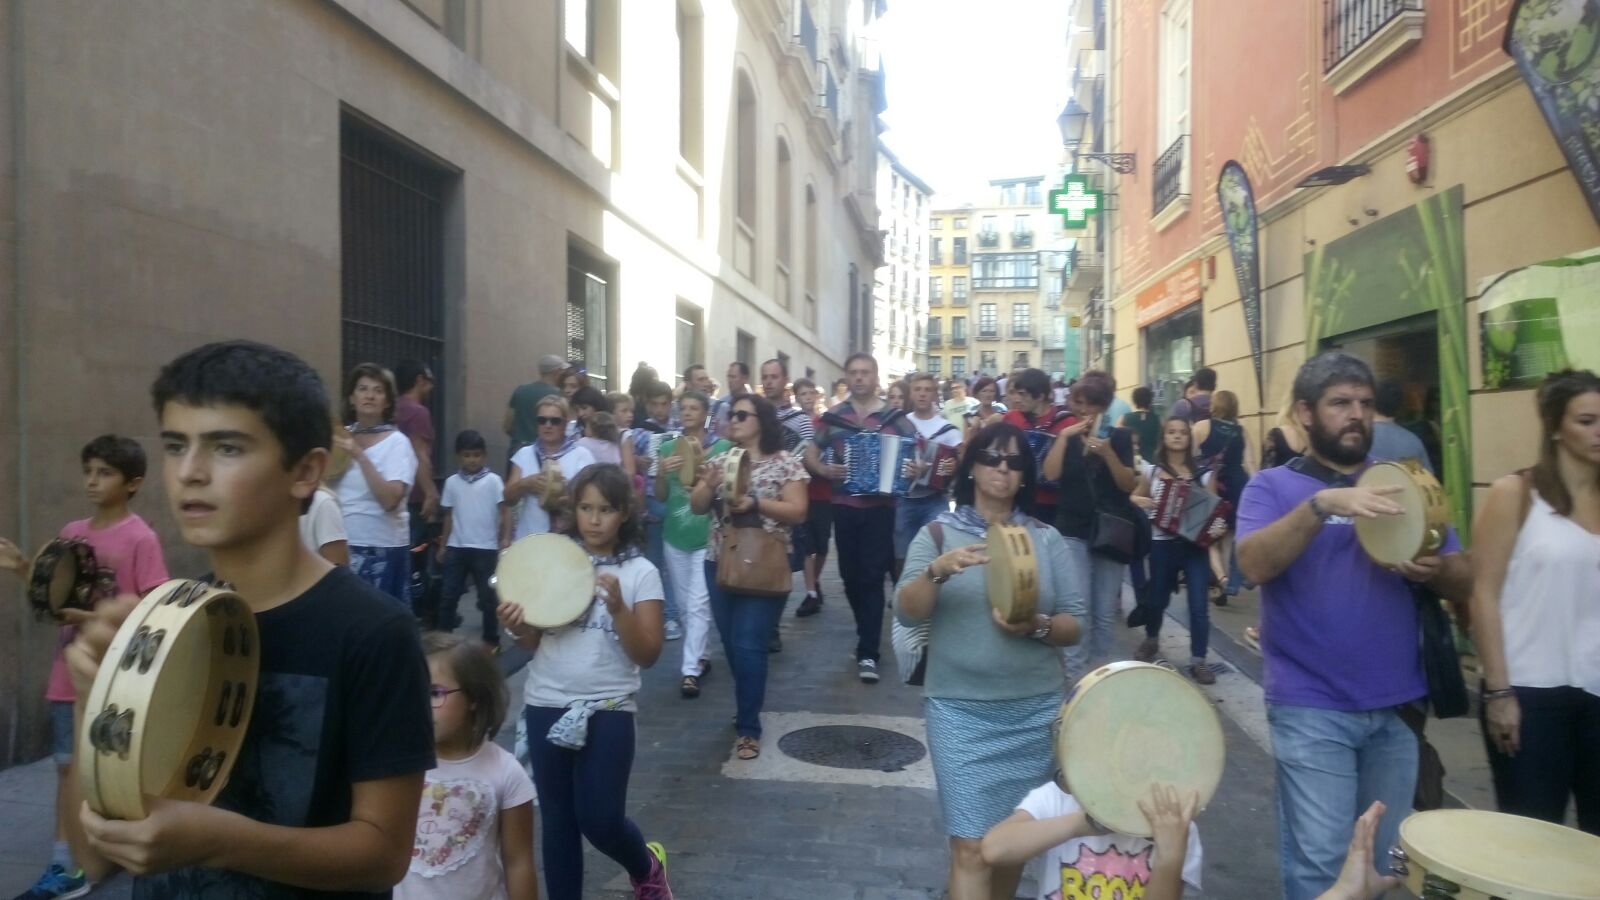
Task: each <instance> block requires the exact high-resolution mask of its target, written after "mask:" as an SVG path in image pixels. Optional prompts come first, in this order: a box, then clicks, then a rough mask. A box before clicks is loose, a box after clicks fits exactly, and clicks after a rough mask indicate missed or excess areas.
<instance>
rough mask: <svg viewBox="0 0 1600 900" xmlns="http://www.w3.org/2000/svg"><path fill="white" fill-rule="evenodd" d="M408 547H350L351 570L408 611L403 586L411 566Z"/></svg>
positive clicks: (409, 606) (409, 603)
mask: <svg viewBox="0 0 1600 900" xmlns="http://www.w3.org/2000/svg"><path fill="white" fill-rule="evenodd" d="M410 556H411V548H409V547H357V546H354V545H351V547H350V570H351V571H353V572H355V573H356V577H357V578H360V579H361V580H362V581H365V582H366V583H367V584H370V585H372V586H373V587H375V588H377V589H378V590H380V591H383V592H384V593H385V594H388V595H389V596H391V597H393V598H394V599H395V601H396V602H398V603H402V604H404V605H405V608H406V609H407V610H410V609H411V602H410V600H409V599H408V598H407V597H406V587H407V585H406V582H407V577H408V576H409V574H410V572H409V569H410V566H411V558H410Z"/></svg>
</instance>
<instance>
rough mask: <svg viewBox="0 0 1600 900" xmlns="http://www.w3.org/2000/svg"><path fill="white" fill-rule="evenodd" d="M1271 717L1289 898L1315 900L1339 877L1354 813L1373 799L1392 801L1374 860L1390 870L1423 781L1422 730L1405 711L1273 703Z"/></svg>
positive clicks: (1280, 851)
mask: <svg viewBox="0 0 1600 900" xmlns="http://www.w3.org/2000/svg"><path fill="white" fill-rule="evenodd" d="M1267 723H1268V725H1269V726H1270V728H1271V733H1272V755H1273V758H1274V761H1275V762H1276V764H1277V777H1278V786H1277V806H1278V857H1279V858H1278V864H1279V866H1280V867H1281V869H1282V872H1283V896H1284V898H1285V900H1314V898H1315V897H1317V896H1318V895H1319V894H1321V893H1322V892H1323V891H1325V890H1327V889H1328V888H1329V887H1330V886H1331V885H1332V884H1333V883H1334V881H1336V880H1337V879H1338V877H1339V869H1340V867H1341V866H1343V865H1344V858H1345V854H1346V851H1347V849H1348V847H1349V844H1350V836H1351V834H1353V833H1354V831H1355V823H1356V818H1357V817H1358V816H1360V815H1361V814H1362V813H1363V812H1365V811H1366V809H1367V807H1368V806H1371V805H1372V801H1374V800H1382V801H1383V803H1384V805H1385V806H1386V807H1388V810H1387V811H1386V812H1385V813H1384V814H1383V819H1382V821H1380V822H1379V824H1378V833H1377V839H1376V840H1375V841H1374V842H1373V861H1374V863H1375V865H1376V867H1377V868H1378V869H1379V870H1380V871H1387V869H1388V861H1389V848H1391V847H1393V846H1394V845H1395V842H1396V839H1397V838H1398V836H1399V833H1400V821H1401V820H1402V819H1404V818H1405V817H1406V816H1407V815H1408V814H1410V812H1411V800H1412V795H1413V794H1414V793H1415V791H1416V788H1417V737H1416V733H1415V732H1413V731H1412V730H1411V727H1410V726H1408V725H1407V724H1406V723H1405V721H1404V720H1402V719H1401V718H1400V714H1399V712H1398V711H1397V710H1396V709H1395V708H1392V707H1391V708H1386V709H1374V710H1369V711H1366V712H1345V711H1342V710H1335V709H1318V708H1316V707H1311V706H1291V705H1288V704H1283V703H1270V702H1269V703H1268V704H1267Z"/></svg>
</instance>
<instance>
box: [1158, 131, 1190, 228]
mask: <svg viewBox="0 0 1600 900" xmlns="http://www.w3.org/2000/svg"><path fill="white" fill-rule="evenodd" d="M1188 141H1189V136H1188V135H1179V136H1178V139H1177V140H1175V141H1173V142H1172V146H1171V147H1168V148H1167V149H1166V152H1164V153H1162V154H1161V155H1160V156H1158V157H1156V177H1155V200H1154V202H1153V204H1152V205H1151V207H1150V211H1151V213H1152V214H1159V213H1160V212H1161V211H1162V210H1164V209H1166V208H1167V206H1168V205H1169V204H1171V203H1172V202H1173V201H1175V200H1177V199H1178V198H1179V197H1182V196H1184V195H1185V193H1186V192H1185V190H1184V188H1185V187H1186V185H1185V184H1184V178H1183V169H1184V161H1185V160H1186V159H1188V155H1187V154H1186V153H1185V152H1184V151H1185V148H1186V146H1187V144H1188Z"/></svg>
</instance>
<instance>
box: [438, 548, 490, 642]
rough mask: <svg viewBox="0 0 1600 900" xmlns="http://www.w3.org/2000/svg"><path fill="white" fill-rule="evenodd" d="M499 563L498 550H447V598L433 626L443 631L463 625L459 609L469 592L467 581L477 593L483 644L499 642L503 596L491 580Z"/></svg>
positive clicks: (442, 602)
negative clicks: (499, 612) (496, 610)
mask: <svg viewBox="0 0 1600 900" xmlns="http://www.w3.org/2000/svg"><path fill="white" fill-rule="evenodd" d="M499 562H500V551H499V550H478V549H472V548H468V547H449V548H446V550H445V551H444V566H443V568H444V596H443V597H442V598H441V599H440V601H439V608H438V610H437V612H436V613H435V614H434V627H435V628H438V629H439V630H440V631H451V630H454V629H455V627H456V626H457V625H460V624H461V616H460V614H459V613H457V612H456V606H457V604H459V603H460V602H461V595H462V594H463V593H466V590H467V579H468V578H469V577H470V578H471V579H472V586H473V588H474V589H475V590H476V591H477V598H478V612H480V613H482V614H483V641H484V643H486V644H498V643H500V622H499V620H498V619H497V618H495V609H497V608H498V607H499V606H500V595H498V594H496V593H495V591H494V586H493V585H492V584H490V582H489V579H491V578H493V577H494V570H495V566H496V565H498V564H499Z"/></svg>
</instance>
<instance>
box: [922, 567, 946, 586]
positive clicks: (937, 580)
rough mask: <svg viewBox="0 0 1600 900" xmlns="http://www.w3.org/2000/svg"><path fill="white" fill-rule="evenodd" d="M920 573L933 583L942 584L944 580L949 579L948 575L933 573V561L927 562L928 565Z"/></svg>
mask: <svg viewBox="0 0 1600 900" xmlns="http://www.w3.org/2000/svg"><path fill="white" fill-rule="evenodd" d="M922 574H923V575H926V576H927V577H928V580H929V581H931V582H933V583H934V584H944V583H945V582H946V581H949V580H950V576H949V575H935V574H933V563H928V567H927V568H926V569H923V570H922Z"/></svg>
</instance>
